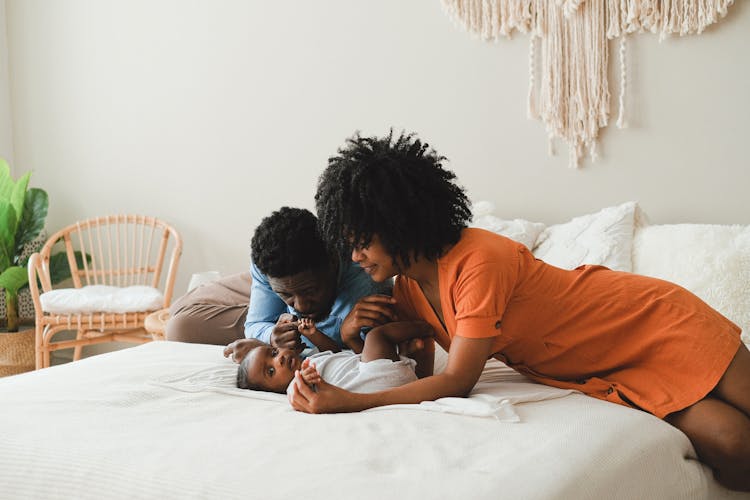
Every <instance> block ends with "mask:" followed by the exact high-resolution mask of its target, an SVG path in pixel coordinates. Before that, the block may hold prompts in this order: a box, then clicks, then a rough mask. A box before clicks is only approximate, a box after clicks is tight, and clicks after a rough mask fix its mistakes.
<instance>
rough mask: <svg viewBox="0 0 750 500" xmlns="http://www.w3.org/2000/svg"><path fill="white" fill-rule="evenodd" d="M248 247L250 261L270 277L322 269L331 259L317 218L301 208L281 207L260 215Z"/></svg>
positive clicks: (281, 276) (282, 276) (283, 276)
mask: <svg viewBox="0 0 750 500" xmlns="http://www.w3.org/2000/svg"><path fill="white" fill-rule="evenodd" d="M250 247H251V250H252V259H253V263H254V264H255V265H256V266H258V269H260V271H261V272H262V273H263V274H265V275H266V276H271V277H273V278H285V277H287V276H292V275H294V274H297V273H301V272H304V271H312V270H317V269H321V268H322V267H324V266H325V265H328V264H329V263H330V253H329V252H328V250H327V247H326V244H325V243H324V242H323V240H322V239H321V237H320V233H319V231H318V220H317V218H316V217H315V215H313V214H312V212H310V211H309V210H305V209H302V208H290V207H282V208H280V209H279V210H277V211H276V212H273V213H272V214H271V215H269V216H268V217H266V218H265V219H263V220H262V221H261V223H260V225H259V226H258V227H257V228H256V229H255V233H254V234H253V239H252V242H251V243H250Z"/></svg>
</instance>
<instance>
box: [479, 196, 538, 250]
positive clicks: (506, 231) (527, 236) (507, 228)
mask: <svg viewBox="0 0 750 500" xmlns="http://www.w3.org/2000/svg"><path fill="white" fill-rule="evenodd" d="M471 209H472V215H473V219H472V221H471V224H469V225H470V226H471V227H478V228H480V229H486V230H487V231H492V232H493V233H497V234H501V235H503V236H506V237H508V238H510V239H512V240H515V241H518V242H519V243H523V244H524V245H526V246H527V247H528V248H529V249H531V248H534V244H535V243H536V239H537V237H538V236H539V233H541V232H542V230H544V227H545V226H544V224H542V223H541V222H531V221H527V220H524V219H513V220H504V219H500V218H498V217H496V216H495V215H494V214H493V212H494V210H495V206H494V205H493V204H492V203H491V202H489V201H478V202H476V203H473V204H472V206H471Z"/></svg>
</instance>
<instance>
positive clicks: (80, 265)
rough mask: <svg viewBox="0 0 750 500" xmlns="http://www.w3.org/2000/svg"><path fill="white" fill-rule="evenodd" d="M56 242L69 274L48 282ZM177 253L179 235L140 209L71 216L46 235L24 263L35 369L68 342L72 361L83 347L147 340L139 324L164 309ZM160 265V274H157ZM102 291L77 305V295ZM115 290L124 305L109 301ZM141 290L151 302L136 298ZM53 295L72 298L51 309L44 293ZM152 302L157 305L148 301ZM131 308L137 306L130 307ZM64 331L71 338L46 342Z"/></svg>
mask: <svg viewBox="0 0 750 500" xmlns="http://www.w3.org/2000/svg"><path fill="white" fill-rule="evenodd" d="M58 244H59V245H58ZM60 245H62V247H63V248H62V250H63V251H64V253H65V254H66V255H67V263H68V265H69V266H70V270H71V279H69V280H67V281H65V282H63V284H64V285H66V286H64V287H60V286H57V285H56V286H55V287H54V288H53V285H52V278H51V275H50V257H51V256H52V255H53V254H55V253H57V252H58V251H60ZM76 254H77V256H78V257H76ZM181 254H182V238H181V237H180V235H179V233H178V232H177V231H176V230H175V229H174V228H173V227H171V226H170V225H169V224H167V223H165V222H163V221H161V220H159V219H156V218H154V217H148V216H143V215H111V216H105V217H97V218H93V219H88V220H83V221H80V222H76V223H74V224H71V225H69V226H67V227H65V228H63V229H61V230H60V231H58V232H56V233H55V234H53V235H52V236H51V237H50V238H49V239H48V240H47V242H46V243H45V245H44V246H43V247H42V249H41V250H40V251H39V252H38V253H34V254H33V255H32V256H31V257H30V258H29V264H28V271H29V288H30V290H31V297H32V299H33V301H34V309H35V318H36V339H35V348H36V368H37V369H39V368H45V367H48V366H49V365H50V353H51V352H52V351H56V350H58V349H66V348H71V347H72V348H74V353H73V360H74V361H76V360H78V359H80V357H81V350H82V348H83V346H87V345H92V344H99V343H102V342H111V341H125V342H134V343H144V342H148V341H150V340H152V336H151V334H150V333H148V332H147V330H146V329H145V326H144V322H145V319H146V317H147V316H148V315H149V314H150V313H152V312H153V311H155V310H158V309H162V308H166V307H169V304H170V302H171V300H172V292H173V289H174V282H175V277H176V274H177V266H178V263H179V260H180V255H181ZM82 256H85V257H86V258H82ZM167 257H168V258H169V260H168V262H166V259H167ZM165 265H166V275H165V276H162V274H163V273H162V271H164V270H165ZM37 279H38V280H39V282H37ZM71 282H72V283H71ZM39 284H41V291H40V288H39ZM96 285H104V286H100V287H97V286H96ZM108 287H117V288H108ZM139 287H140V288H139ZM145 287H151V288H145ZM105 289H106V290H107V291H108V292H109V293H110V295H106V294H105V295H102V296H100V297H98V298H97V300H96V301H93V302H92V303H90V304H88V305H87V306H82V305H81V302H82V301H81V300H79V299H81V298H82V297H81V294H86V295H87V296H90V295H91V294H92V293H94V291H96V293H99V292H100V291H101V290H105ZM112 291H114V292H112ZM121 291H122V293H124V294H129V295H127V296H128V297H130V299H131V300H130V302H129V303H128V304H126V306H123V304H116V302H117V301H116V300H113V299H112V297H119V296H121V295H119V294H120V292H121ZM50 292H52V293H50ZM141 292H146V294H145V295H148V296H149V298H150V301H151V304H150V305H149V306H147V307H146V306H144V305H143V304H142V303H139V297H143V296H145V295H144V294H143V293H141ZM55 294H56V295H55ZM61 294H62V295H64V296H67V297H68V298H69V299H73V300H68V303H69V304H70V307H73V309H74V310H62V311H61V310H59V307H58V310H55V308H53V307H52V306H51V305H50V300H51V299H52V297H53V296H55V297H57V298H58V299H59V298H60V297H61ZM76 294H78V295H76ZM139 294H140V295H139ZM133 298H135V299H133ZM45 299H46V301H45ZM157 301H158V304H156V303H154V302H157ZM141 302H142V301H141ZM76 307H78V308H79V309H78V310H76V309H75V308H76ZM133 307H136V308H144V310H133ZM92 308H95V309H94V310H92ZM63 309H65V308H63ZM66 330H74V331H76V332H77V333H76V338H75V339H73V340H58V341H53V337H54V336H55V335H56V334H57V333H59V332H61V331H66Z"/></svg>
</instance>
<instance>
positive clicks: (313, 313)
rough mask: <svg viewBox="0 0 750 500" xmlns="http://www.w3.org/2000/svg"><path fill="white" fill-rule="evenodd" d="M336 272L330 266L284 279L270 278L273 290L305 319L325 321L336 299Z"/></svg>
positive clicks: (269, 281)
mask: <svg viewBox="0 0 750 500" xmlns="http://www.w3.org/2000/svg"><path fill="white" fill-rule="evenodd" d="M336 280H337V276H336V270H335V269H332V268H331V267H330V266H328V267H325V268H323V269H318V270H314V271H303V272H301V273H298V274H294V275H292V276H287V277H284V278H272V277H270V276H269V277H268V283H269V284H270V285H271V289H272V290H273V291H274V292H275V293H276V295H278V296H279V297H280V298H281V300H283V301H284V302H285V303H286V304H287V305H288V306H290V307H293V308H294V310H295V311H297V312H298V313H299V315H300V316H302V317H303V318H310V319H312V320H313V321H321V320H323V319H325V318H326V317H327V316H328V314H329V313H330V312H331V307H332V306H333V301H334V300H335V299H336Z"/></svg>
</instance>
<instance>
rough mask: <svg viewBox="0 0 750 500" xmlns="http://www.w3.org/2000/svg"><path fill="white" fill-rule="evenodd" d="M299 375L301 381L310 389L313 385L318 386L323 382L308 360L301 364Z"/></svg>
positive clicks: (313, 365)
mask: <svg viewBox="0 0 750 500" xmlns="http://www.w3.org/2000/svg"><path fill="white" fill-rule="evenodd" d="M299 373H300V375H302V380H304V381H305V383H306V384H307V385H309V386H311V387H312V386H314V385H315V384H319V383H320V382H321V381H322V380H323V379H321V378H320V373H318V369H317V368H316V367H315V364H314V363H310V360H309V359H306V360H304V361H303V362H302V366H301V367H300V371H299Z"/></svg>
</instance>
